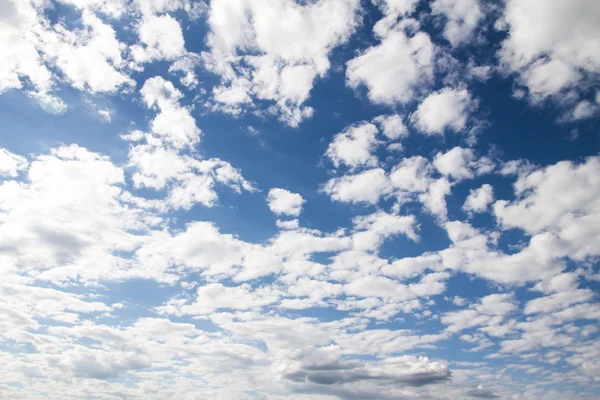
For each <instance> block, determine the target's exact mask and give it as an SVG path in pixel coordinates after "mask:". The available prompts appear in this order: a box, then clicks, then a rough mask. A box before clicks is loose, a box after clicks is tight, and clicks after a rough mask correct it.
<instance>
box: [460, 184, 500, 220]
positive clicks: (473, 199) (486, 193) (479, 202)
mask: <svg viewBox="0 0 600 400" xmlns="http://www.w3.org/2000/svg"><path fill="white" fill-rule="evenodd" d="M493 201H494V188H493V187H492V186H491V185H489V184H487V183H486V184H484V185H482V186H481V187H480V188H479V189H475V190H473V189H471V190H470V191H469V196H467V199H466V200H465V203H464V204H463V206H462V208H463V210H465V211H467V212H478V213H480V212H485V211H486V210H487V209H488V206H489V205H490V204H491V203H492V202H493Z"/></svg>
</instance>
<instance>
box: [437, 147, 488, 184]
mask: <svg viewBox="0 0 600 400" xmlns="http://www.w3.org/2000/svg"><path fill="white" fill-rule="evenodd" d="M433 165H434V166H435V167H436V168H437V170H438V171H439V172H440V173H441V174H442V175H444V176H448V177H451V178H453V179H455V180H456V181H460V180H463V179H471V178H473V177H474V176H475V175H480V174H485V173H489V172H491V171H492V170H493V169H494V164H493V162H492V161H491V160H490V159H488V158H487V157H482V158H480V159H479V160H478V159H476V157H475V154H474V152H473V150H471V149H466V148H463V147H458V146H457V147H454V148H453V149H451V150H448V151H447V152H446V153H437V154H436V156H435V158H434V160H433Z"/></svg>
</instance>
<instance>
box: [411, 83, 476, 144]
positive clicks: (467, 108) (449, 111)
mask: <svg viewBox="0 0 600 400" xmlns="http://www.w3.org/2000/svg"><path fill="white" fill-rule="evenodd" d="M475 108H477V100H474V99H473V98H472V97H471V94H470V93H469V92H468V91H467V90H466V89H450V88H446V89H442V90H440V91H438V92H435V93H432V94H430V95H429V96H427V97H426V98H425V100H423V101H422V102H421V104H419V107H418V108H417V110H416V111H415V113H414V114H412V116H411V120H412V122H413V124H414V125H415V126H416V127H417V128H418V129H419V130H420V131H421V132H423V133H425V134H428V135H442V134H443V133H444V132H445V131H446V130H451V131H454V132H462V131H464V130H465V128H466V126H467V121H468V119H469V116H470V114H471V113H472V112H473V110H474V109H475Z"/></svg>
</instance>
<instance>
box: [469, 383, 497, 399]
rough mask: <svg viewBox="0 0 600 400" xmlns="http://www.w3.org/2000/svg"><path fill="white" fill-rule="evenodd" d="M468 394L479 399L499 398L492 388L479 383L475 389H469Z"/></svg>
mask: <svg viewBox="0 0 600 400" xmlns="http://www.w3.org/2000/svg"><path fill="white" fill-rule="evenodd" d="M466 394H467V396H469V397H476V398H478V399H497V398H498V397H500V396H498V395H496V394H495V393H494V392H492V391H491V390H490V389H485V388H484V387H483V386H481V385H479V386H477V387H476V388H475V389H471V390H469V391H467V393H466Z"/></svg>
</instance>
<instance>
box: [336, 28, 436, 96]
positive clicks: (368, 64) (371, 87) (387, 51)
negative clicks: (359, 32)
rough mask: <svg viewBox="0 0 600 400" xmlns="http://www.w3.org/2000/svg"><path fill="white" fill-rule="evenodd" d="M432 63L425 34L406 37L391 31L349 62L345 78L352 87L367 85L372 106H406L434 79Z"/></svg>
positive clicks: (431, 48) (430, 50) (431, 51)
mask: <svg viewBox="0 0 600 400" xmlns="http://www.w3.org/2000/svg"><path fill="white" fill-rule="evenodd" d="M433 60H434V45H433V44H432V43H431V40H430V38H429V36H428V35H427V34H426V33H424V32H418V33H416V34H415V35H414V36H412V37H408V36H407V35H406V34H405V33H404V32H402V31H393V32H391V33H389V34H388V35H387V36H386V37H384V38H382V41H381V43H380V44H378V45H376V46H373V47H370V48H368V49H367V50H366V51H365V52H364V53H362V54H361V55H359V56H358V57H356V58H353V59H352V60H350V61H348V64H347V69H346V78H347V81H348V85H349V86H350V87H351V88H354V89H357V88H358V87H360V86H361V85H364V86H366V88H367V91H368V96H369V100H371V101H372V102H373V103H377V104H387V105H394V104H396V103H400V104H405V103H408V102H409V101H411V100H412V99H413V98H414V97H415V95H416V94H417V93H418V92H419V91H420V89H421V87H422V86H424V85H427V84H429V82H430V81H431V80H432V79H433Z"/></svg>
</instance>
